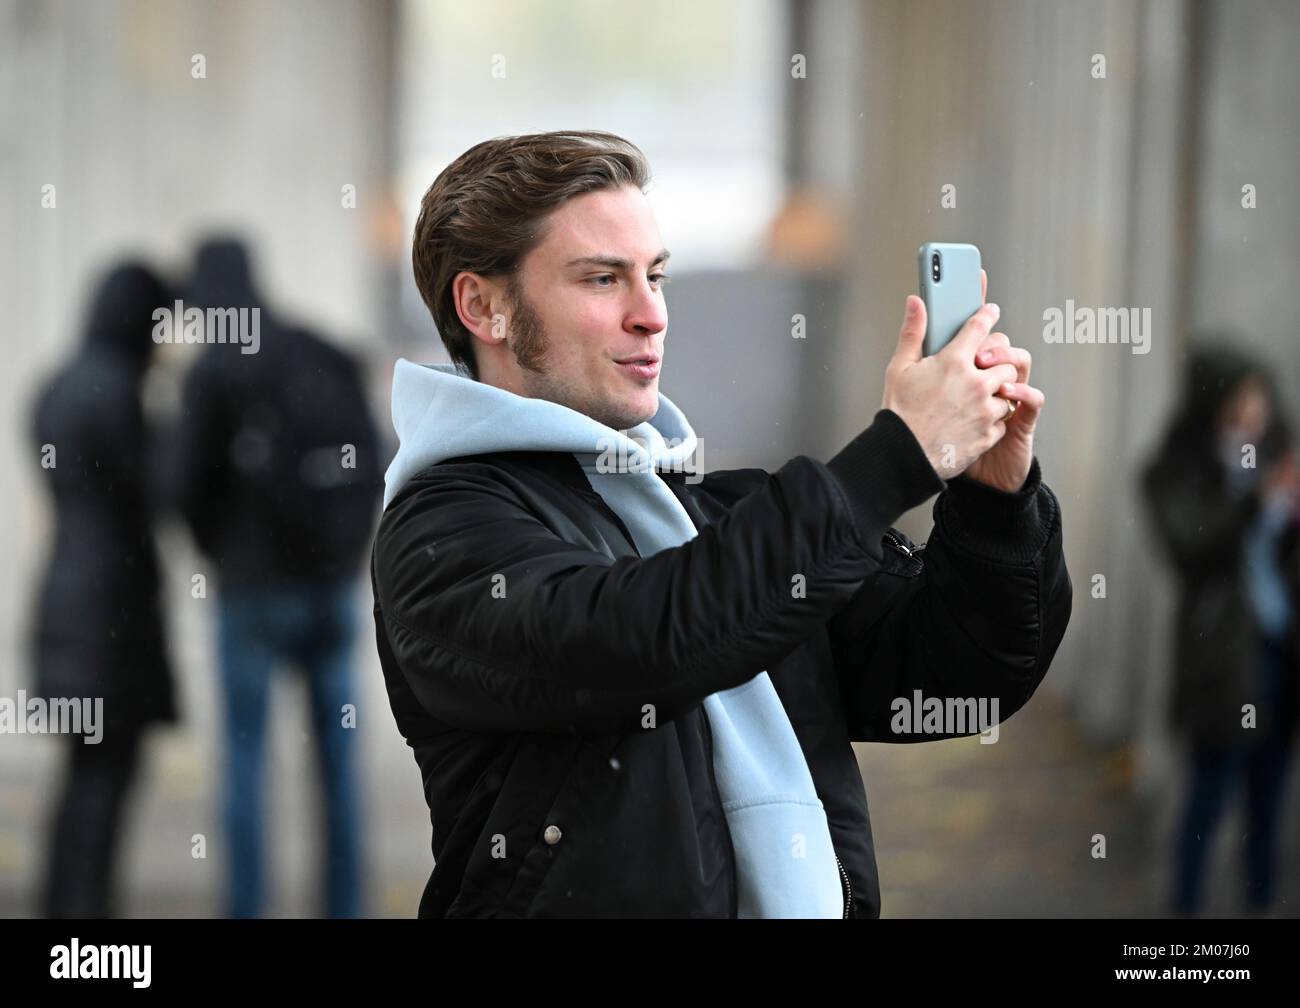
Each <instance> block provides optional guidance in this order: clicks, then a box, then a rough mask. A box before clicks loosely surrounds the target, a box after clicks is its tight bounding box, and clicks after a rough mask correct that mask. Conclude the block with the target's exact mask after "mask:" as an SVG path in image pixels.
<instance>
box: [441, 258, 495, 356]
mask: <svg viewBox="0 0 1300 1008" xmlns="http://www.w3.org/2000/svg"><path fill="white" fill-rule="evenodd" d="M451 292H452V300H453V302H454V303H455V305H456V315H457V317H459V319H460V323H461V325H463V326H464V327H465V328H466V330H468V331H469V333H470V335H471V336H473V337H474V341H475V342H476V343H478V342H483V343H487V344H496V343H500V342H502V341H503V340H505V337H506V318H505V315H504V314H502V306H503V305H504V304H505V297H504V294H503V291H502V288H501V286H500V284H498V283H497V282H496V281H495V280H493V279H492V278H490V277H485V276H481V275H480V274H478V273H470V272H468V271H466V272H462V273H458V274H456V277H455V279H453V280H452V282H451Z"/></svg>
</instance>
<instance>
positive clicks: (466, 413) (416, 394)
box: [384, 358, 696, 507]
mask: <svg viewBox="0 0 1300 1008" xmlns="http://www.w3.org/2000/svg"><path fill="white" fill-rule="evenodd" d="M393 428H394V430H396V432H397V437H398V439H399V441H400V442H401V443H400V446H399V447H398V449H397V454H396V455H395V456H394V457H393V461H392V463H391V464H390V465H389V466H388V471H387V472H386V473H385V474H384V507H388V504H389V502H390V501H391V500H392V499H393V498H394V497H395V496H397V494H398V492H399V491H400V490H401V489H402V487H403V486H405V485H406V483H407V482H408V481H409V480H410V479H411V477H412V476H414V475H415V474H416V473H418V472H420V471H421V470H424V469H427V468H428V467H429V466H431V465H436V464H437V463H439V462H443V461H445V460H446V459H451V458H458V457H460V456H462V455H478V454H483V453H486V452H505V451H550V452H570V453H572V454H574V455H576V456H578V457H579V462H580V463H582V464H583V467H584V469H588V470H591V471H596V467H597V465H599V466H600V467H601V468H600V469H599V471H602V472H607V471H611V469H613V470H614V471H646V470H649V469H667V468H671V467H679V468H680V467H682V466H683V465H684V464H685V463H686V461H687V459H689V458H690V457H691V455H693V454H694V452H695V447H696V437H695V431H694V430H692V429H691V425H690V424H689V423H688V422H687V420H686V417H685V416H684V415H683V414H682V411H681V410H679V409H678V408H677V407H676V406H675V405H673V403H672V402H671V401H670V400H669V399H668V397H667V396H665V395H664V394H663V393H662V392H661V393H660V394H659V409H658V412H656V413H655V415H654V416H653V417H652V418H651V419H649V420H646V421H645V422H643V423H640V424H638V425H637V426H635V427H633V428H631V429H630V430H628V431H626V432H620V431H616V430H614V429H613V428H612V427H607V426H605V425H604V424H602V423H600V422H599V421H596V420H593V419H592V418H591V417H589V416H587V415H586V414H584V413H579V412H578V411H577V410H574V409H570V408H569V407H568V406H561V405H560V404H559V403H553V402H550V401H549V400H546V399H530V398H527V397H526V396H520V395H516V394H515V393H513V392H507V391H506V390H505V389H501V388H497V387H496V386H495V385H488V384H485V383H484V382H479V381H475V380H474V379H473V378H470V377H469V376H468V375H466V374H465V373H464V372H462V371H459V370H458V369H457V368H456V366H455V365H454V364H413V363H412V362H410V361H408V360H406V359H404V358H402V359H399V360H398V361H397V364H396V366H395V368H394V370H393Z"/></svg>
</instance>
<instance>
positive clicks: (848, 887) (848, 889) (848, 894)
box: [835, 854, 853, 920]
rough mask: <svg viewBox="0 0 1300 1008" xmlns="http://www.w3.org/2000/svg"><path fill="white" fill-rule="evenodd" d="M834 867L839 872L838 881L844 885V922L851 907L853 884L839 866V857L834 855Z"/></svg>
mask: <svg viewBox="0 0 1300 1008" xmlns="http://www.w3.org/2000/svg"><path fill="white" fill-rule="evenodd" d="M835 867H836V868H838V869H839V870H840V879H841V881H843V883H844V893H845V895H844V917H843V919H844V920H848V919H849V908H850V907H851V906H853V883H852V882H850V881H849V873H848V872H846V871H845V870H844V865H842V864H840V856H839V855H838V854H836V855H835Z"/></svg>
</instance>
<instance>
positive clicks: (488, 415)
mask: <svg viewBox="0 0 1300 1008" xmlns="http://www.w3.org/2000/svg"><path fill="white" fill-rule="evenodd" d="M393 426H394V428H395V429H396V431H397V436H398V438H399V439H400V440H401V447H400V448H399V449H398V451H397V455H396V456H395V457H394V458H393V461H392V464H391V465H389V467H388V472H387V473H386V475H385V478H384V483H385V486H384V506H385V507H387V506H388V503H389V501H391V500H392V499H393V497H394V496H395V495H396V494H397V492H398V491H399V490H400V489H401V488H402V486H403V485H405V484H406V482H407V481H408V480H410V479H411V477H412V476H414V475H415V474H416V473H418V472H420V471H422V470H424V469H426V468H428V467H429V466H431V465H434V464H436V463H438V462H441V461H443V460H445V459H449V458H456V457H458V456H461V455H478V454H483V453H488V452H504V451H546V452H568V453H571V454H573V455H574V457H575V458H576V459H577V460H578V462H579V464H580V465H581V466H582V469H583V472H584V473H585V474H586V476H587V479H588V481H589V482H590V483H591V486H592V488H593V489H594V490H595V491H596V492H597V493H599V494H600V495H601V497H603V498H604V500H605V502H606V503H607V504H608V505H609V506H610V508H611V509H612V510H613V511H614V512H615V513H616V514H618V516H619V517H620V518H621V519H622V520H623V522H624V524H625V525H626V526H627V528H628V531H629V532H630V533H631V535H632V539H633V541H634V542H635V543H636V547H637V551H638V553H639V554H640V555H641V556H642V557H648V556H652V555H653V554H655V553H657V552H659V551H660V550H663V549H669V548H671V547H673V546H678V545H680V544H682V543H684V542H687V541H689V540H690V539H693V538H694V537H695V536H696V534H697V530H696V528H695V525H694V523H693V522H692V521H691V519H690V516H689V515H688V514H687V513H686V510H685V508H683V507H682V504H681V501H679V500H678V499H677V497H676V496H675V495H674V494H673V492H672V490H670V489H669V488H668V485H667V484H666V483H664V481H663V480H662V479H660V478H659V476H658V474H657V473H656V472H655V471H654V470H655V468H656V467H658V468H662V469H665V470H668V469H672V468H677V469H681V468H684V466H685V463H686V461H687V460H688V459H689V458H690V457H691V455H692V454H693V453H694V452H695V448H696V437H695V432H694V431H693V430H692V429H691V426H690V424H689V423H688V422H687V420H686V417H685V416H684V415H683V414H682V412H681V410H679V409H678V408H677V407H676V406H675V405H673V403H672V402H671V401H669V399H668V398H667V397H666V396H664V395H663V394H662V393H661V394H660V396H659V411H658V412H657V413H656V414H655V416H654V417H653V418H652V419H651V420H647V421H646V422H645V423H642V424H639V425H638V426H636V427H633V428H632V429H631V430H629V431H627V432H626V433H623V432H619V431H615V430H614V429H613V428H610V427H607V426H605V425H604V424H601V423H599V422H597V421H596V420H593V419H592V418H591V417H588V416H586V415H585V414H583V413H579V412H578V411H576V410H573V409H570V408H569V407H567V406H561V405H559V404H558V403H553V402H549V401H547V400H545V399H530V398H526V397H524V396H519V395H515V394H514V393H513V392H507V391H505V390H504V389H500V388H497V387H495V386H493V385H487V384H484V383H482V382H477V381H474V380H473V379H471V378H469V377H467V376H466V375H464V374H463V373H461V372H459V371H457V370H456V369H455V367H454V366H453V365H451V364H413V363H411V362H410V361H407V360H404V359H403V360H398V362H397V365H396V368H395V370H394V373H393ZM602 470H603V471H602ZM704 709H705V712H706V713H707V715H708V718H709V725H710V728H711V729H712V733H713V740H714V744H713V763H714V770H715V773H716V776H717V781H718V789H719V791H720V793H721V796H722V805H723V811H724V813H725V814H726V818H727V827H728V829H729V831H730V833H731V843H732V847H733V849H734V850H735V855H736V872H737V882H738V890H739V892H738V895H739V914H740V916H741V917H839V916H841V914H842V913H843V905H844V896H843V891H842V889H841V887H840V875H839V867H838V865H837V864H836V861H835V850H834V847H833V846H832V844H831V836H830V829H829V827H828V825H827V822H826V813H825V811H824V809H823V808H822V803H821V800H820V799H819V798H818V797H817V792H816V789H815V788H814V786H813V781H812V775H811V774H810V773H809V770H808V764H807V762H806V760H805V759H804V756H803V751H802V749H800V747H799V740H798V739H797V738H796V736H795V733H794V729H793V728H792V727H791V725H790V719H789V717H788V716H787V714H786V712H785V708H784V707H783V706H782V705H781V700H780V698H779V697H778V696H777V693H776V689H775V687H774V686H773V685H772V681H771V678H770V677H769V676H768V674H767V672H766V671H760V672H758V673H757V674H756V675H755V676H754V678H753V679H751V680H749V682H747V683H744V684H743V685H741V686H738V687H736V688H735V689H730V690H726V691H724V692H721V693H715V694H713V695H712V696H709V697H706V698H705V699H704Z"/></svg>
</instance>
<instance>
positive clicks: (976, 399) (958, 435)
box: [880, 294, 1028, 486]
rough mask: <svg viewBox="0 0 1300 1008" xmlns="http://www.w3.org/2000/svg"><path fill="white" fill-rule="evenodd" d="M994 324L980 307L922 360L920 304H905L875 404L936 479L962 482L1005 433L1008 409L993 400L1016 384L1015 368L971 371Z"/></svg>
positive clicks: (991, 308) (992, 313) (911, 300)
mask: <svg viewBox="0 0 1300 1008" xmlns="http://www.w3.org/2000/svg"><path fill="white" fill-rule="evenodd" d="M997 319H998V307H997V305H984V306H983V307H982V308H980V310H979V311H977V312H976V313H975V314H974V315H972V316H971V317H970V318H969V319H968V320H967V322H966V324H965V325H963V326H962V327H961V329H960V330H959V331H958V333H957V335H956V336H954V337H953V339H952V341H951V342H950V343H948V344H947V346H945V347H943V348H942V349H941V350H939V352H938V353H934V354H931V355H930V356H928V357H927V356H925V355H924V354H923V353H922V344H923V342H924V340H925V322H926V312H925V302H923V301H922V300H921V299H920V298H919V297H917V296H916V295H915V294H913V295H910V296H909V297H908V299H907V307H906V317H905V318H904V320H903V326H902V329H901V330H900V331H899V334H898V347H897V349H896V350H895V351H894V356H893V359H892V360H890V362H889V366H888V367H887V368H886V369H885V392H884V395H883V397H882V398H881V403H880V405H881V408H882V409H888V410H892V411H893V412H894V413H896V414H898V416H899V417H900V418H901V419H902V420H903V422H904V423H905V424H907V426H908V429H909V430H911V432H912V434H913V435H914V436H915V437H916V440H917V442H918V443H919V444H920V445H921V448H922V449H923V450H924V451H925V454H926V458H928V459H929V460H930V465H931V466H933V467H934V471H935V472H936V473H938V474H939V476H940V478H942V479H952V478H953V477H955V476H958V475H960V474H961V472H962V470H964V469H967V468H968V467H970V466H971V465H972V464H973V463H974V462H975V461H976V460H978V459H981V458H982V457H983V456H985V455H986V453H988V452H989V451H990V450H991V449H993V448H994V447H995V446H996V445H997V444H998V443H999V442H1000V441H1001V440H1002V437H1003V434H1004V433H1005V431H1006V426H1005V425H1004V423H1003V418H1004V417H1005V416H1006V412H1007V404H1006V402H1005V401H1003V400H1002V399H998V398H997V394H998V389H999V387H1000V386H1001V385H1002V384H1003V383H1004V382H1009V381H1014V380H1015V379H1016V378H1017V377H1018V375H1019V371H1018V368H1017V365H1016V364H1015V363H1014V362H1011V361H1005V362H1003V363H990V364H989V365H988V366H987V367H985V368H980V367H977V366H976V364H975V355H976V353H977V352H978V350H979V348H980V347H981V346H983V345H985V344H986V342H987V341H988V340H990V339H991V338H992V337H993V336H994V335H997V334H994V333H992V332H991V330H992V328H993V326H994V324H995V323H996V322H997ZM1002 340H1003V341H1004V342H1005V341H1006V337H1005V336H1003V337H1002ZM1022 352H1023V351H1022ZM1026 356H1028V355H1026ZM1012 457H1013V458H1014V455H1013V456H1012ZM1000 464H1003V465H1005V463H1000ZM1027 466H1028V464H1027V463H1026V473H1027V472H1028V468H1027ZM987 471H988V468H987V466H986V472H987ZM993 475H994V477H996V475H997V474H996V473H995V474H993ZM1004 478H1009V477H1004ZM1021 482H1022V483H1023V482H1024V475H1023V474H1022V476H1021ZM1018 485H1019V484H1017V486H1018Z"/></svg>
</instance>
